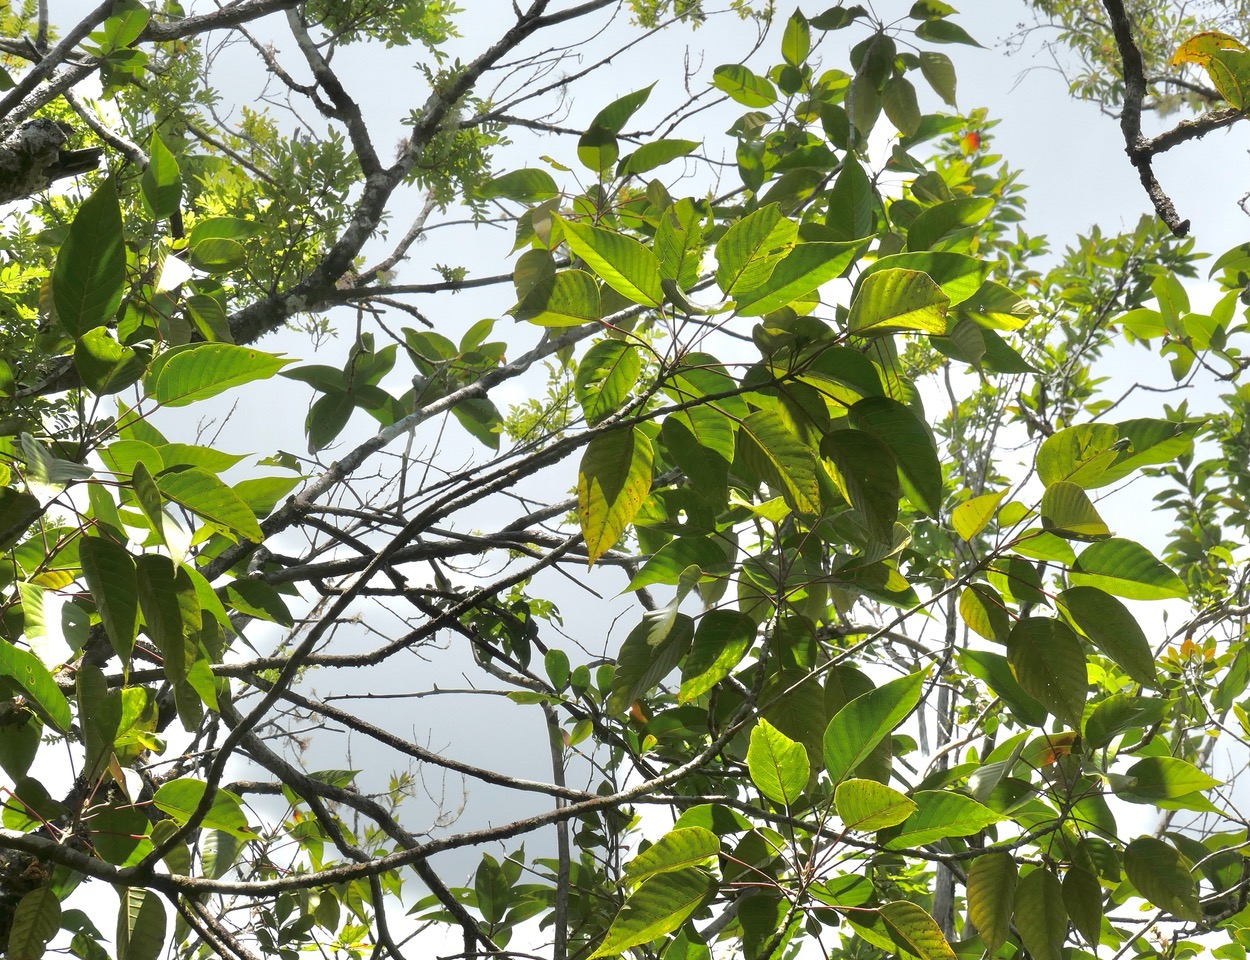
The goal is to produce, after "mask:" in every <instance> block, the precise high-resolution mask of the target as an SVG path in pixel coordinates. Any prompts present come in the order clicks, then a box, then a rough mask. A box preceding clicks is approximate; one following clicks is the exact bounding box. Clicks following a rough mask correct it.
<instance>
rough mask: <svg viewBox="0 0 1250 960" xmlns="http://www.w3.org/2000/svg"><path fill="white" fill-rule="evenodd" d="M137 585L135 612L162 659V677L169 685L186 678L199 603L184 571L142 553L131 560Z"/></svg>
mask: <svg viewBox="0 0 1250 960" xmlns="http://www.w3.org/2000/svg"><path fill="white" fill-rule="evenodd" d="M135 569H136V573H137V581H138V585H139V610H140V611H141V612H142V613H143V622H144V625H145V627H146V629H147V632H148V635H149V636H150V637H151V638H152V641H153V642H154V643H155V644H156V646H157V648H158V649H159V650H160V652H161V656H162V657H163V658H164V666H165V674H166V676H168V677H169V679H170V680H171V681H172V682H178V681H181V680H183V679H185V678H186V675H187V670H188V669H189V668H190V666H191V663H192V662H193V661H194V660H195V657H196V643H195V638H196V634H197V633H198V632H199V629H200V626H201V623H200V602H199V598H198V597H197V596H196V593H195V585H194V584H193V583H192V582H191V578H190V577H189V576H187V574H186V571H184V570H181V569H180V568H178V567H175V566H174V563H173V561H172V560H170V559H169V558H168V557H163V556H160V555H159V554H155V553H145V554H144V555H143V556H141V557H137V558H136V559H135Z"/></svg>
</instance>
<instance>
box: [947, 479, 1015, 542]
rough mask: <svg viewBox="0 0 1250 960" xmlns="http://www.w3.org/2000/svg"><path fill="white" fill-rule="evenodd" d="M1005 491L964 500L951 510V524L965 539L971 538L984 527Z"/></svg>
mask: <svg viewBox="0 0 1250 960" xmlns="http://www.w3.org/2000/svg"><path fill="white" fill-rule="evenodd" d="M1006 493H1007V491H1005V490H1002V491H999V492H998V493H984V494H982V495H981V496H979V497H972V498H971V499H969V500H965V501H964V502H963V503H961V504H960V505H959V506H957V507H956V508H955V509H954V510H952V511H951V526H952V527H954V528H955V532H956V533H957V534H959V535H960V536H961V537H963V538H964V539H965V540H971V539H972V538H973V537H975V536H976V535H977V534H978V533H980V532H981V531H982V530H984V529H985V525H986V524H987V523H989V522H990V519H991V518H992V517H993V516H994V511H995V510H997V509H998V505H999V504H1000V503H1001V502H1002V499H1003V497H1004V496H1005V495H1006Z"/></svg>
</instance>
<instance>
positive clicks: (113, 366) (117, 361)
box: [74, 327, 147, 396]
mask: <svg viewBox="0 0 1250 960" xmlns="http://www.w3.org/2000/svg"><path fill="white" fill-rule="evenodd" d="M74 367H75V368H76V369H77V370H78V375H79V376H80V377H82V382H83V385H84V386H85V387H86V388H87V389H88V390H90V391H91V392H92V393H94V394H95V395H96V396H104V395H106V394H110V393H117V392H119V391H121V390H125V389H126V388H127V387H129V386H130V385H132V384H134V383H137V382H138V381H139V379H140V378H141V377H142V376H143V373H144V371H145V370H146V369H147V365H146V364H145V363H144V362H143V360H141V359H140V358H139V355H138V354H137V353H135V351H134V350H132V349H131V348H130V347H125V346H122V345H121V344H120V343H118V342H117V341H116V340H115V339H114V338H113V335H112V333H110V332H109V331H108V330H107V329H106V328H104V327H93V328H92V329H90V330H88V331H87V332H86V333H85V334H83V335H82V336H81V337H79V338H78V343H77V344H76V345H75V347H74Z"/></svg>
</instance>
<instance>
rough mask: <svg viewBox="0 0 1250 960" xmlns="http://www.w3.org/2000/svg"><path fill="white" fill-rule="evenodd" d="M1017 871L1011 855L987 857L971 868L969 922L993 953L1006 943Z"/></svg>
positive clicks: (991, 855) (987, 855)
mask: <svg viewBox="0 0 1250 960" xmlns="http://www.w3.org/2000/svg"><path fill="white" fill-rule="evenodd" d="M1016 879H1017V869H1016V861H1015V859H1014V858H1013V857H1012V856H1011V854H1009V853H987V854H983V855H982V856H979V857H977V858H976V859H975V860H973V861H972V865H971V866H970V867H969V868H968V884H967V889H968V919H970V920H971V921H972V925H973V926H974V927H976V928H977V932H978V933H980V934H981V939H982V941H984V943H985V946H986V947H987V948H988V949H989V951H990V953H995V952H997V950H998V948H999V947H1001V946H1002V945H1003V944H1004V943H1006V942H1007V936H1008V935H1009V934H1010V932H1011V912H1012V906H1013V904H1014V903H1015V894H1016Z"/></svg>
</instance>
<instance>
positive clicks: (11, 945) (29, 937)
mask: <svg viewBox="0 0 1250 960" xmlns="http://www.w3.org/2000/svg"><path fill="white" fill-rule="evenodd" d="M19 892H20V888H19ZM9 910H11V911H12V913H11V915H10V916H9V918H8V947H7V951H6V954H5V955H6V956H7V957H8V958H9V960H43V957H44V948H45V947H46V946H47V945H48V941H49V940H51V939H52V938H53V937H54V936H56V932H57V931H58V930H60V929H61V901H60V900H58V899H57V896H56V891H55V890H54V889H53V888H52V885H51V884H48V885H47V886H42V887H37V888H35V889H34V890H31V891H30V892H29V893H27V894H26V895H25V896H23V897H22V898H21V899H20V900H18V901H17V906H16V907H12V906H11V907H9Z"/></svg>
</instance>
